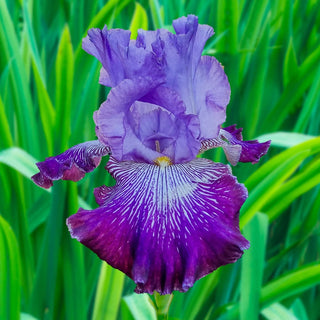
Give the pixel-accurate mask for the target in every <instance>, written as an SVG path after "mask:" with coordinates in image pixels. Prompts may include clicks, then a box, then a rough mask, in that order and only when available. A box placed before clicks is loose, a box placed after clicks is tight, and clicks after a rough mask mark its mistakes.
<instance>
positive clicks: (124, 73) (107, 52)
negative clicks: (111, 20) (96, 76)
mask: <svg viewBox="0 0 320 320" xmlns="http://www.w3.org/2000/svg"><path fill="white" fill-rule="evenodd" d="M130 34H131V33H130V31H129V30H121V29H110V30H108V28H107V26H105V27H104V28H103V29H102V30H100V29H95V28H93V29H90V30H88V36H87V37H86V38H84V39H83V41H82V48H83V49H84V50H85V51H86V52H88V53H89V54H91V55H93V56H95V57H96V58H97V59H98V60H99V61H100V62H101V63H102V66H103V68H102V69H101V73H100V83H101V84H103V85H105V86H108V87H115V86H116V85H118V84H119V83H120V82H121V81H122V80H124V79H133V78H137V77H144V76H149V77H154V78H159V77H161V76H163V72H164V71H163V70H162V69H163V64H164V63H165V61H164V58H163V52H162V51H163V50H162V48H161V40H160V39H159V38H156V39H153V41H154V43H153V46H154V48H155V50H153V51H152V50H145V43H144V38H143V37H141V36H140V37H139V41H135V40H130Z"/></svg>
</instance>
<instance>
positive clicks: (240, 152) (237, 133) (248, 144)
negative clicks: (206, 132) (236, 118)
mask: <svg viewBox="0 0 320 320" xmlns="http://www.w3.org/2000/svg"><path fill="white" fill-rule="evenodd" d="M270 143H271V141H266V142H262V143H260V142H259V141H258V140H249V141H243V138H242V128H240V129H237V128H236V125H232V126H229V127H226V128H223V129H220V131H219V136H218V138H216V139H209V140H203V141H202V142H201V149H200V152H204V151H206V150H209V149H212V148H216V147H222V148H223V150H224V152H225V154H226V157H227V159H228V161H229V162H230V163H231V164H232V165H233V166H235V165H236V164H237V163H238V162H239V161H240V162H252V163H257V162H258V161H259V160H260V158H261V157H262V156H264V155H265V154H266V153H267V151H268V149H269V146H270Z"/></svg>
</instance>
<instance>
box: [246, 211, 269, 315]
mask: <svg viewBox="0 0 320 320" xmlns="http://www.w3.org/2000/svg"><path fill="white" fill-rule="evenodd" d="M244 236H245V237H246V238H247V239H248V240H249V241H250V250H248V251H246V252H245V254H244V256H243V257H242V261H241V262H242V268H241V284H240V286H241V289H240V292H241V296H240V319H241V320H258V319H259V313H260V306H259V298H260V290H261V286H262V278H263V270H264V264H265V252H266V243H267V236H268V217H267V216H266V215H265V214H261V213H258V214H256V215H255V216H254V218H253V219H252V220H251V221H250V222H249V223H248V224H247V225H246V226H245V228H244Z"/></svg>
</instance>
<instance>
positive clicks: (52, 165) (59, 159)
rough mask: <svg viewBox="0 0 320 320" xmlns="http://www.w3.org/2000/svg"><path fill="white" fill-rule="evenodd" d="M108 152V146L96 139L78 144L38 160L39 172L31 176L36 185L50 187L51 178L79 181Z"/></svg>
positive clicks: (51, 183)
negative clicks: (40, 160)
mask: <svg viewBox="0 0 320 320" xmlns="http://www.w3.org/2000/svg"><path fill="white" fill-rule="evenodd" d="M108 153H110V148H109V147H107V146H105V145H104V144H102V143H100V142H99V141H98V140H94V141H87V142H84V143H81V144H78V145H76V146H74V147H72V148H70V149H68V150H67V151H65V152H63V153H61V154H59V155H57V156H55V157H50V158H47V159H46V160H45V161H43V162H38V163H37V166H38V168H39V170H40V172H39V173H37V174H35V175H34V176H32V177H31V179H32V180H33V181H34V183H36V184H37V185H38V186H40V187H42V188H46V189H48V188H50V187H52V185H53V182H52V181H53V180H60V179H62V180H72V181H79V180H80V179H82V178H83V177H84V176H85V174H86V173H87V172H90V171H92V170H93V169H95V168H96V167H97V166H98V165H99V163H100V160H101V157H103V156H105V155H107V154H108Z"/></svg>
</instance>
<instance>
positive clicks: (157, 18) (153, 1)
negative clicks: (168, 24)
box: [149, 0, 164, 29]
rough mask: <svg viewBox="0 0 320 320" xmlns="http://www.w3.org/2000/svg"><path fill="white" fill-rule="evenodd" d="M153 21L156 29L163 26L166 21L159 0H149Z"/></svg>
mask: <svg viewBox="0 0 320 320" xmlns="http://www.w3.org/2000/svg"><path fill="white" fill-rule="evenodd" d="M149 6H150V10H151V16H152V22H153V26H154V28H155V29H160V28H163V26H164V22H163V19H162V14H161V7H160V4H159V2H158V0H149Z"/></svg>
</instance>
